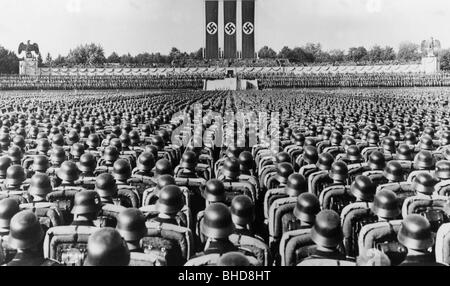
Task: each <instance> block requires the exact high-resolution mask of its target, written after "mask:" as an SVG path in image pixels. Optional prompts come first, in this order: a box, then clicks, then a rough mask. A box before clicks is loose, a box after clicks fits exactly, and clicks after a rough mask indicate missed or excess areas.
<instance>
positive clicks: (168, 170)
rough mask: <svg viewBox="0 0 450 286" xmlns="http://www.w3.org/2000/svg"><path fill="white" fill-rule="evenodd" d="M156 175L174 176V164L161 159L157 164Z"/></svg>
mask: <svg viewBox="0 0 450 286" xmlns="http://www.w3.org/2000/svg"><path fill="white" fill-rule="evenodd" d="M155 175H156V176H161V175H173V168H172V164H170V162H169V161H168V160H167V159H159V160H158V161H157V162H156V164H155Z"/></svg>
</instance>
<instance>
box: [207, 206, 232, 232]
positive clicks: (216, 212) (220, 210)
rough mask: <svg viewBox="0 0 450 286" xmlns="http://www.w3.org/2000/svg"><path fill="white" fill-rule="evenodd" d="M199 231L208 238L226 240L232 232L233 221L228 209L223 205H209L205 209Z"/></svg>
mask: <svg viewBox="0 0 450 286" xmlns="http://www.w3.org/2000/svg"><path fill="white" fill-rule="evenodd" d="M200 230H201V233H202V234H203V235H205V236H206V237H208V238H215V239H224V238H228V236H229V235H230V234H231V233H232V231H233V221H232V219H231V212H230V210H229V209H228V207H227V206H226V205H225V204H223V203H215V204H211V205H209V206H208V207H207V208H206V209H205V213H204V218H203V220H202V222H201V223H200Z"/></svg>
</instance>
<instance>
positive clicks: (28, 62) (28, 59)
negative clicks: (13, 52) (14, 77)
mask: <svg viewBox="0 0 450 286" xmlns="http://www.w3.org/2000/svg"><path fill="white" fill-rule="evenodd" d="M23 52H24V53H25V57H24V58H23V60H21V61H20V63H19V74H20V75H29V76H36V75H39V67H38V60H37V58H36V56H37V55H38V54H39V46H38V44H36V43H34V44H31V43H30V40H28V41H27V43H26V44H24V43H20V45H19V53H18V54H19V55H20V54H21V53H23ZM33 53H34V55H33Z"/></svg>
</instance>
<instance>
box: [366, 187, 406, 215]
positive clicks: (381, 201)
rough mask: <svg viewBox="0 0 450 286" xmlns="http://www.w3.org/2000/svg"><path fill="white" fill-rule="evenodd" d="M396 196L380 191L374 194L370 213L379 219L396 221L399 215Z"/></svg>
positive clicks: (387, 191) (389, 191) (386, 191)
mask: <svg viewBox="0 0 450 286" xmlns="http://www.w3.org/2000/svg"><path fill="white" fill-rule="evenodd" d="M398 203H399V202H398V198H397V195H396V194H395V193H394V192H393V191H391V190H380V191H379V192H377V193H376V194H375V198H374V201H373V205H372V211H373V213H374V214H376V215H377V216H378V217H380V218H384V219H387V220H392V219H396V218H398V217H399V215H400V206H399V204H398Z"/></svg>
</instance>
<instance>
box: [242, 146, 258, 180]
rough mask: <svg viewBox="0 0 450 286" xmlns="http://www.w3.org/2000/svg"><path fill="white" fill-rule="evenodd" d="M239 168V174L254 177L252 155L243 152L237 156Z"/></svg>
mask: <svg viewBox="0 0 450 286" xmlns="http://www.w3.org/2000/svg"><path fill="white" fill-rule="evenodd" d="M239 166H240V170H241V174H244V175H248V176H254V175H255V161H254V160H253V156H252V153H250V152H248V151H243V152H241V154H239Z"/></svg>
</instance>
